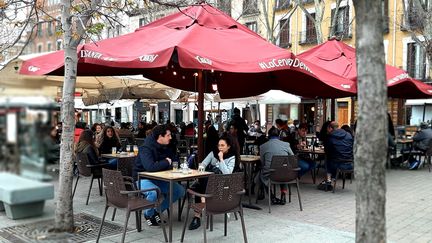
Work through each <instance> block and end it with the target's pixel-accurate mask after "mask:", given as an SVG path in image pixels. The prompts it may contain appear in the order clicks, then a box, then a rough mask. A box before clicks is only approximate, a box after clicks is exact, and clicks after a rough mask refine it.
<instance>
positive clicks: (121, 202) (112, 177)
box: [102, 169, 128, 208]
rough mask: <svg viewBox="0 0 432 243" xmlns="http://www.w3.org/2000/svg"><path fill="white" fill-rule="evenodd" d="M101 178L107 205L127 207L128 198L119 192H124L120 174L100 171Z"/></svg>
mask: <svg viewBox="0 0 432 243" xmlns="http://www.w3.org/2000/svg"><path fill="white" fill-rule="evenodd" d="M102 176H103V186H104V189H105V196H106V200H107V203H108V204H112V205H114V206H116V207H119V208H125V207H127V205H128V196H127V195H124V194H121V193H120V191H126V185H125V183H124V181H123V176H122V174H121V172H120V171H117V170H108V169H102Z"/></svg>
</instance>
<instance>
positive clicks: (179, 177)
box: [138, 170, 213, 242]
mask: <svg viewBox="0 0 432 243" xmlns="http://www.w3.org/2000/svg"><path fill="white" fill-rule="evenodd" d="M190 171H191V173H189V174H183V173H182V172H181V170H178V171H173V170H165V171H159V172H139V173H138V181H139V180H140V179H142V178H146V179H152V180H159V181H166V182H169V196H168V197H169V211H170V214H169V217H168V228H169V230H168V232H169V233H168V235H169V236H168V239H169V242H172V217H173V206H172V205H173V202H172V196H173V195H172V194H173V184H174V182H177V181H187V180H192V179H197V178H203V177H208V176H210V175H211V174H213V172H207V171H203V172H199V171H198V170H190ZM138 184H140V183H138ZM161 213H162V212H161ZM202 227H205V226H202Z"/></svg>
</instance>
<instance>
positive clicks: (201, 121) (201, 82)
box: [198, 71, 206, 163]
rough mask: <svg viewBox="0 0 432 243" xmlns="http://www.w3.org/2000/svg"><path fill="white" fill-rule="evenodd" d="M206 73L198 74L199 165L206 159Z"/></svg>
mask: <svg viewBox="0 0 432 243" xmlns="http://www.w3.org/2000/svg"><path fill="white" fill-rule="evenodd" d="M204 75H206V72H205V71H202V72H199V74H198V163H201V161H203V159H204V142H203V141H204V140H203V134H204V127H203V124H204V82H205V77H204Z"/></svg>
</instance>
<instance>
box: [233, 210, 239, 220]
mask: <svg viewBox="0 0 432 243" xmlns="http://www.w3.org/2000/svg"><path fill="white" fill-rule="evenodd" d="M234 218H235V220H238V218H237V212H234Z"/></svg>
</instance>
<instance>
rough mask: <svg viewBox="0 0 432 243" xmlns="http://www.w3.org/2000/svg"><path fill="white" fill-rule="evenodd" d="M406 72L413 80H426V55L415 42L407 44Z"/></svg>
mask: <svg viewBox="0 0 432 243" xmlns="http://www.w3.org/2000/svg"><path fill="white" fill-rule="evenodd" d="M406 60H407V72H408V73H409V75H410V76H411V77H413V78H416V79H420V80H423V79H425V78H426V53H425V51H424V49H423V48H422V47H421V46H420V45H419V44H418V43H415V42H411V43H408V44H407V59H406Z"/></svg>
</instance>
